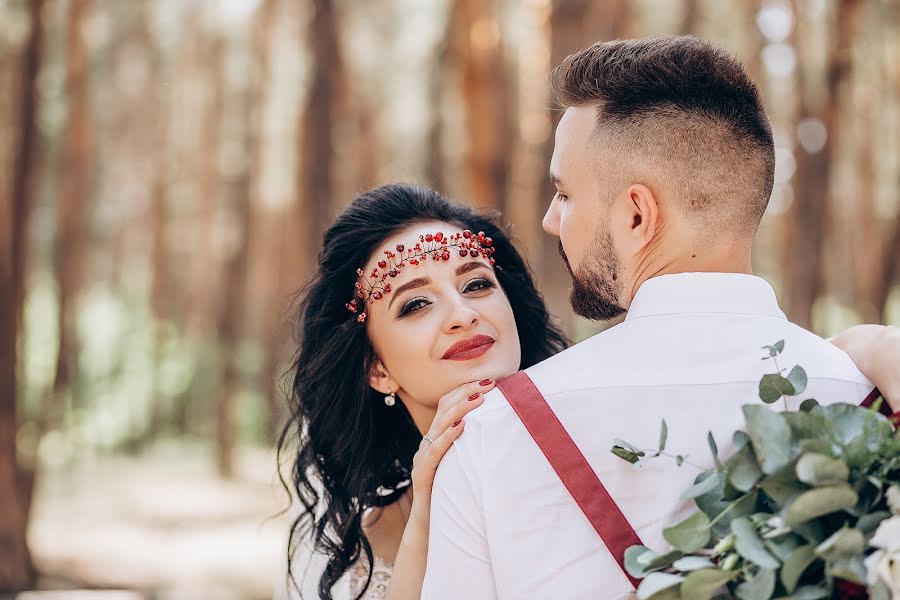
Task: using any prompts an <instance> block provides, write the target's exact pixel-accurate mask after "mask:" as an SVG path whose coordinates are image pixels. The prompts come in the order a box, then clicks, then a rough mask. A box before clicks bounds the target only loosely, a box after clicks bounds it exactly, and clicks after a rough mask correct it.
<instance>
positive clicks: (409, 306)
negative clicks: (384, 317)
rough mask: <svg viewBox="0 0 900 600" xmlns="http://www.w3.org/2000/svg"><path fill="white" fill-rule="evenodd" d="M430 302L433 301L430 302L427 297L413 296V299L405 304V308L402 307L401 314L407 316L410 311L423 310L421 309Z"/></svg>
mask: <svg viewBox="0 0 900 600" xmlns="http://www.w3.org/2000/svg"><path fill="white" fill-rule="evenodd" d="M429 304H431V302H429V301H428V300H426V299H425V298H421V297H419V298H413V299H412V300H410V301H409V302H407V303H406V304H404V305H403V308H401V309H400V315H399V316H401V317H405V316H406V315H408V314H410V313H413V312H416V311H417V310H421V309H423V308H425V307H426V306H428V305H429Z"/></svg>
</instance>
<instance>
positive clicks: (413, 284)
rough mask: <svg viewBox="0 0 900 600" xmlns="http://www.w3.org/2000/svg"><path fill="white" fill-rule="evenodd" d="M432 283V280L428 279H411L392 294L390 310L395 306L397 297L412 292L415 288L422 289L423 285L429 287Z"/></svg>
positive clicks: (389, 304) (389, 303)
mask: <svg viewBox="0 0 900 600" xmlns="http://www.w3.org/2000/svg"><path fill="white" fill-rule="evenodd" d="M429 283H431V279H430V278H428V277H419V278H418V279H411V280H409V281H407V282H406V283H404V284H403V285H401V286H400V287H398V288H397V289H396V290H394V293H393V294H391V300H390V302H388V308H390V307H391V305H392V304H394V300H396V299H397V296H399V295H400V294H402V293H403V292H405V291H406V290H411V289H413V288H417V287H422V286H423V285H428V284H429Z"/></svg>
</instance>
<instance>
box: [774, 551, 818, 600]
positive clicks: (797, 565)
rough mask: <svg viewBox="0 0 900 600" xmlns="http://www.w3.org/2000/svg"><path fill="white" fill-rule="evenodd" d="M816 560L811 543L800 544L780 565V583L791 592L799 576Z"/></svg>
mask: <svg viewBox="0 0 900 600" xmlns="http://www.w3.org/2000/svg"><path fill="white" fill-rule="evenodd" d="M815 560H816V552H815V548H814V547H813V545H812V544H807V545H806V546H801V547H799V548H797V549H796V550H794V552H793V553H792V554H791V555H790V557H788V559H787V560H786V561H784V565H783V566H782V567H781V585H783V586H784V589H785V590H786V591H787V593H789V594H792V593H793V592H794V589H795V588H796V587H797V582H798V581H800V577H801V576H802V575H803V573H804V572H805V571H806V569H808V568H809V566H810V565H811V564H813V562H815Z"/></svg>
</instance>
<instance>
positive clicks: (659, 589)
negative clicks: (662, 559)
mask: <svg viewBox="0 0 900 600" xmlns="http://www.w3.org/2000/svg"><path fill="white" fill-rule="evenodd" d="M682 581H684V577H682V576H681V575H672V574H670V573H650V574H649V575H647V577H645V578H644V580H643V581H642V582H641V585H640V586H639V587H638V589H637V597H638V600H649V599H650V598H653V599H654V600H663V599H666V600H668V598H680V597H681V594H679V593H678V586H679V585H680V584H681V582H682ZM669 590H671V591H674V593H675V595H659V594H661V593H664V592H668V591H669Z"/></svg>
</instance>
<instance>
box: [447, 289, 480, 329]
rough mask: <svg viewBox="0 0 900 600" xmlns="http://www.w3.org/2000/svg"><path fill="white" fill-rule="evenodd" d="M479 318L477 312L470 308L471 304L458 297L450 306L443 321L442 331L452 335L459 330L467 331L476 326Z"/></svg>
mask: <svg viewBox="0 0 900 600" xmlns="http://www.w3.org/2000/svg"><path fill="white" fill-rule="evenodd" d="M480 318H481V317H480V315H479V314H478V311H477V310H475V309H474V308H473V307H472V306H471V303H470V302H467V301H466V299H465V298H463V297H461V296H460V297H458V298H456V299H455V300H454V301H453V303H452V304H451V306H450V312H449V314H448V315H447V318H446V320H445V321H444V330H445V331H446V332H447V333H452V332H456V331H459V330H461V329H467V328H469V327H472V326H473V325H477V324H478V319H480Z"/></svg>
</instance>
